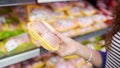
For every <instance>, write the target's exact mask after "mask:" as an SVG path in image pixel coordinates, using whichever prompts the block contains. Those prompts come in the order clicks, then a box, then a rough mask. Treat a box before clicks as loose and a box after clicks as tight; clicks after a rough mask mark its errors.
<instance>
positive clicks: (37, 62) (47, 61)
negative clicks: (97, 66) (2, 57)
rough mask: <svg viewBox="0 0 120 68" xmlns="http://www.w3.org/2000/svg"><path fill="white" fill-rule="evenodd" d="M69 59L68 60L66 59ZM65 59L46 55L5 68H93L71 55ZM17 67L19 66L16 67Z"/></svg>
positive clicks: (49, 54) (81, 59) (54, 55)
mask: <svg viewBox="0 0 120 68" xmlns="http://www.w3.org/2000/svg"><path fill="white" fill-rule="evenodd" d="M66 57H67V58H66ZM66 57H65V58H64V57H63V58H62V57H60V56H58V55H56V54H51V53H46V54H43V55H41V56H39V57H35V58H33V59H30V60H27V61H24V62H21V63H17V64H14V65H11V66H8V67H5V68H11V67H13V68H16V67H17V66H19V67H18V68H91V67H92V64H91V63H88V62H86V61H85V60H84V59H83V58H81V57H79V56H77V57H76V56H74V55H69V56H66ZM16 65H17V66H16Z"/></svg>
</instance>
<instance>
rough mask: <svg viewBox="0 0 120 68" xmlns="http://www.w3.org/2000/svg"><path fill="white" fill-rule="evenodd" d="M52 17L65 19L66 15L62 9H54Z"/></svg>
mask: <svg viewBox="0 0 120 68" xmlns="http://www.w3.org/2000/svg"><path fill="white" fill-rule="evenodd" d="M53 14H54V18H55V19H65V18H67V15H66V13H65V12H64V11H54V13H53Z"/></svg>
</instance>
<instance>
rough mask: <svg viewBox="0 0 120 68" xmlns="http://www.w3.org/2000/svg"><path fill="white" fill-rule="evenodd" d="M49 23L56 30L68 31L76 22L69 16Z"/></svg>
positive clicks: (75, 25)
mask: <svg viewBox="0 0 120 68" xmlns="http://www.w3.org/2000/svg"><path fill="white" fill-rule="evenodd" d="M50 25H51V26H53V27H54V28H55V29H56V30H57V31H58V32H64V31H68V30H71V29H73V28H75V27H77V24H76V22H75V21H74V20H73V19H70V18H67V19H59V20H56V21H54V22H53V23H51V24H50Z"/></svg>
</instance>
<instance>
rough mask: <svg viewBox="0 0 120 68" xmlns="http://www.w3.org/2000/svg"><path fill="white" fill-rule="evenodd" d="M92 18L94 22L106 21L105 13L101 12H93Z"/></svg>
mask: <svg viewBox="0 0 120 68" xmlns="http://www.w3.org/2000/svg"><path fill="white" fill-rule="evenodd" d="M92 19H93V20H94V22H96V23H103V22H106V21H107V17H106V16H105V15H102V14H95V15H93V16H92Z"/></svg>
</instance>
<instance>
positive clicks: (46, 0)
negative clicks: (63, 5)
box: [37, 0, 73, 3]
mask: <svg viewBox="0 0 120 68" xmlns="http://www.w3.org/2000/svg"><path fill="white" fill-rule="evenodd" d="M59 1H73V0H37V2H38V3H45V2H59Z"/></svg>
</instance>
